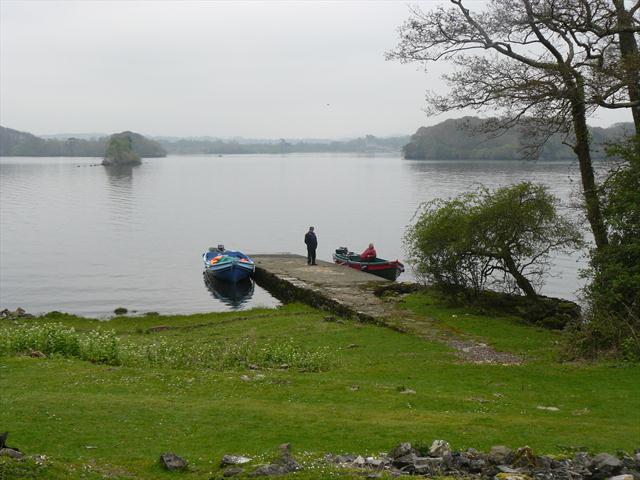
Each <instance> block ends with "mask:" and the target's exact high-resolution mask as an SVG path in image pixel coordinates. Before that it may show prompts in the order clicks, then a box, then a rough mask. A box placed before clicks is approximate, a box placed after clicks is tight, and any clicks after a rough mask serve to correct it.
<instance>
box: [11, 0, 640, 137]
mask: <svg viewBox="0 0 640 480" xmlns="http://www.w3.org/2000/svg"><path fill="white" fill-rule="evenodd" d="M411 4H412V5H413V4H419V5H420V6H421V7H422V8H423V9H428V8H429V7H430V6H433V5H435V2H411ZM408 14H409V12H408V4H407V3H404V2H401V1H375V2H374V1H360V2H353V1H351V2H349V1H335V2H328V1H324V2H311V1H304V2H301V1H300V2H293V1H291V2H274V1H265V2H257V1H253V2H237V1H234V2H231V1H229V2H213V1H200V2H195V1H192V2H189V1H137V2H134V1H109V2H100V1H85V2H68V1H65V2H62V1H55V0H47V1H43V2H41V1H27V0H20V1H15V0H0V124H2V126H5V127H10V128H14V129H17V130H24V131H30V132H32V133H36V134H54V133H89V132H100V133H112V132H115V131H122V130H133V131H137V132H141V133H144V134H149V135H175V136H198V135H211V136H219V137H231V136H244V137H258V138H280V137H285V138H300V137H313V138H339V137H351V136H360V135H364V134H369V133H370V134H374V135H380V136H385V135H393V134H410V133H413V132H414V131H415V130H416V129H417V128H418V127H419V126H421V125H432V124H435V123H438V122H440V121H442V120H444V119H445V118H448V117H443V116H439V117H427V116H426V115H425V113H424V112H423V111H422V108H423V107H424V95H425V91H426V90H427V89H435V90H439V91H445V89H444V85H443V84H442V83H441V82H440V81H439V75H440V74H441V73H442V72H441V71H438V70H437V69H434V68H432V69H431V70H430V72H429V73H428V74H426V73H424V71H422V70H421V69H420V67H419V66H418V65H416V64H411V65H402V64H400V63H397V62H387V61H385V60H384V52H385V51H387V50H389V49H391V48H393V47H394V46H395V45H396V43H397V32H396V29H397V27H398V26H399V25H400V24H401V23H402V22H403V21H404V20H405V19H406V18H407V17H408ZM458 116H462V114H456V115H450V117H458ZM629 120H630V116H629V115H628V113H627V112H620V111H616V112H605V114H602V115H601V116H600V117H599V118H594V119H591V120H590V123H591V124H594V125H601V126H607V125H609V124H611V123H614V122H618V121H629Z"/></svg>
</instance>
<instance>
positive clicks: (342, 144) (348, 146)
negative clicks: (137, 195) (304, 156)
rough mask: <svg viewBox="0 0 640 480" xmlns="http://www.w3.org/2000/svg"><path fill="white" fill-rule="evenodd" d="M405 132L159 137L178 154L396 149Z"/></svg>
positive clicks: (347, 151)
mask: <svg viewBox="0 0 640 480" xmlns="http://www.w3.org/2000/svg"><path fill="white" fill-rule="evenodd" d="M408 140H409V136H408V135H407V136H403V137H388V138H380V137H375V136H373V135H367V136H365V137H360V138H355V139H352V140H330V141H317V140H310V141H308V140H299V141H293V142H289V141H287V140H285V139H281V140H280V141H277V142H239V141H234V140H231V141H224V140H220V139H179V140H173V141H171V140H162V139H161V140H159V141H160V144H161V145H162V146H163V147H164V148H165V150H167V152H169V153H180V154H197V153H200V154H202V153H205V154H207V153H209V154H243V153H244V154H250V153H320V152H336V153H338V152H345V153H375V152H381V153H383V152H399V151H400V150H401V149H402V146H403V145H404V144H406V143H407V141H408Z"/></svg>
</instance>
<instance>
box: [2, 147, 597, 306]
mask: <svg viewBox="0 0 640 480" xmlns="http://www.w3.org/2000/svg"><path fill="white" fill-rule="evenodd" d="M99 162H100V159H96V158H12V157H4V158H0V308H9V309H12V310H13V309H15V308H16V307H18V306H20V307H22V308H24V309H26V310H27V311H28V312H30V313H41V312H47V311H51V310H59V311H64V312H69V313H75V314H81V315H86V316H90V317H97V318H106V317H109V316H111V315H112V312H113V310H114V308H116V307H120V306H122V307H126V308H127V309H129V311H136V312H139V313H142V312H148V311H155V312H159V313H165V314H168V313H195V312H208V311H226V310H229V309H242V308H251V307H255V306H265V307H271V306H275V305H277V304H278V302H277V301H276V300H275V299H273V298H272V297H271V296H270V295H269V294H268V292H266V291H264V290H263V289H261V288H260V287H258V286H253V285H251V286H250V288H247V289H245V290H246V291H242V292H228V291H219V289H215V288H211V286H207V285H206V284H205V282H204V281H203V275H202V259H201V255H202V253H203V252H204V251H205V250H206V249H207V248H208V247H210V246H215V245H217V244H218V243H224V244H225V245H226V246H227V247H228V248H233V249H240V250H243V251H245V252H247V253H254V254H257V253H279V252H293V253H299V254H302V255H306V250H305V245H304V243H303V237H304V234H305V232H306V231H307V229H308V227H309V226H310V225H314V226H315V227H316V233H317V235H318V241H319V246H318V258H319V259H321V260H328V261H331V254H332V252H333V250H334V249H335V248H336V247H339V246H346V247H349V248H350V249H352V250H354V251H358V252H359V251H361V250H363V249H364V248H365V247H366V246H367V245H368V243H369V242H373V243H374V244H375V246H376V248H377V251H378V255H379V256H381V257H384V258H390V259H395V258H399V259H401V260H402V259H403V257H404V253H403V249H402V236H403V233H404V231H405V228H406V226H407V225H408V224H410V223H411V221H412V216H413V215H414V212H415V211H416V208H417V207H418V206H419V205H420V204H421V203H422V202H425V201H428V200H431V199H433V198H438V197H450V196H453V195H456V194H458V193H460V192H462V191H465V190H468V189H471V188H474V187H475V186H477V185H478V184H484V185H486V186H489V187H496V186H503V185H508V184H510V183H514V182H519V181H522V180H532V181H536V182H541V183H544V184H546V185H548V186H549V187H550V190H551V191H552V192H553V193H554V194H556V195H558V196H559V197H560V198H561V199H562V201H563V205H564V206H565V207H566V211H567V212H570V213H572V214H576V215H577V214H578V213H577V212H576V211H575V209H572V208H569V205H570V203H571V202H572V201H575V200H576V198H577V194H576V192H578V188H579V172H578V167H577V164H576V163H571V162H564V163H563V162H552V163H551V162H542V161H541V162H535V163H532V162H517V161H484V162H470V161H453V162H452V161H409V160H403V159H401V158H399V157H398V156H357V155H352V154H342V155H341V154H300V155H297V154H289V155H282V156H277V155H238V156H233V155H231V156H223V157H218V156H213V155H201V156H178V155H176V156H169V157H167V158H159V159H145V160H144V161H143V164H142V165H140V166H137V167H120V168H114V167H109V168H107V167H103V166H100V165H96V164H98V163H99ZM582 266H584V259H583V258H581V255H579V254H575V255H572V256H559V257H558V258H556V259H555V260H554V266H553V270H552V272H551V273H552V275H551V276H550V277H549V278H548V280H547V283H546V286H545V287H544V288H543V293H545V294H548V295H552V296H558V297H564V298H570V299H575V298H576V291H577V289H578V288H579V286H580V282H579V280H578V269H579V268H581V267H582ZM403 279H404V280H411V279H412V275H411V272H410V271H409V269H408V271H407V273H405V274H403V275H402V276H401V277H400V280H403Z"/></svg>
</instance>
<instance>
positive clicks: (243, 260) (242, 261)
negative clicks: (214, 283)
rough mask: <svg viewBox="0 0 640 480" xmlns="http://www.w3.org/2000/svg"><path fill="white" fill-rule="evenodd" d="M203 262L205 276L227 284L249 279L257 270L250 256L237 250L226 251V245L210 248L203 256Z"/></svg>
mask: <svg viewBox="0 0 640 480" xmlns="http://www.w3.org/2000/svg"><path fill="white" fill-rule="evenodd" d="M202 260H203V262H204V273H205V274H208V275H211V276H213V277H214V278H217V279H218V280H223V281H225V282H232V283H236V282H239V281H241V280H244V279H246V278H249V277H250V276H251V275H252V274H253V272H254V271H255V269H256V266H255V263H253V260H251V258H250V257H249V256H248V255H245V254H244V253H242V252H240V251H236V250H226V249H225V248H224V245H218V248H210V249H209V251H208V252H205V253H203V254H202Z"/></svg>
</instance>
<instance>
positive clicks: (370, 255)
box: [360, 243, 378, 262]
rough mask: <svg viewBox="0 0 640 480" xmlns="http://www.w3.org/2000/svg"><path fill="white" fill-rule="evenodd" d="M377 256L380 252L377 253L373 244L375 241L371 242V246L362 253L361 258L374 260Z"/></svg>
mask: <svg viewBox="0 0 640 480" xmlns="http://www.w3.org/2000/svg"><path fill="white" fill-rule="evenodd" d="M377 256H378V254H377V253H376V249H375V247H374V246H373V243H370V244H369V247H368V248H367V249H366V250H365V251H364V252H362V253H361V254H360V260H362V261H363V262H370V261H372V260H375V259H376V257H377Z"/></svg>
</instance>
